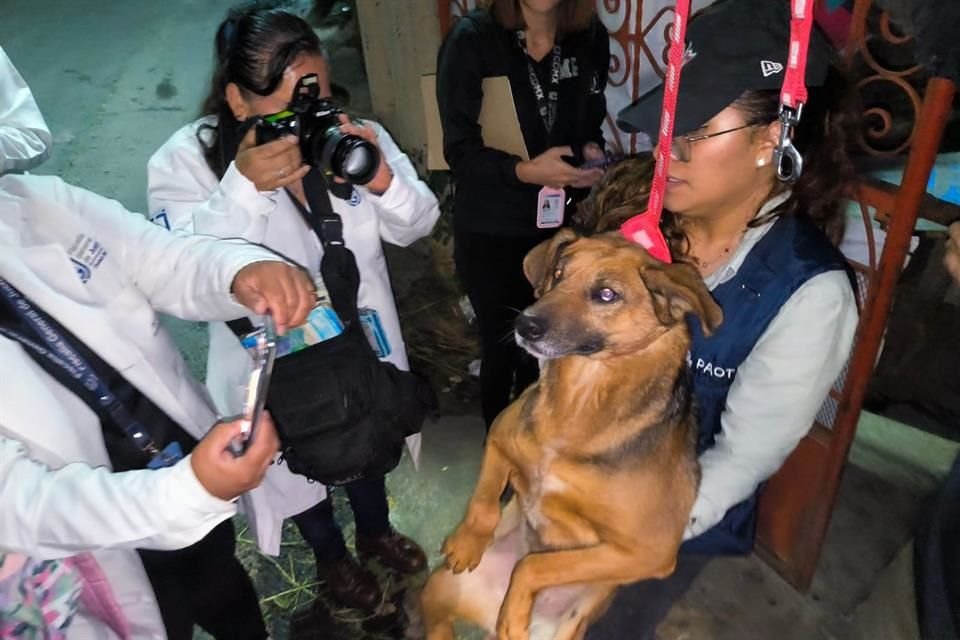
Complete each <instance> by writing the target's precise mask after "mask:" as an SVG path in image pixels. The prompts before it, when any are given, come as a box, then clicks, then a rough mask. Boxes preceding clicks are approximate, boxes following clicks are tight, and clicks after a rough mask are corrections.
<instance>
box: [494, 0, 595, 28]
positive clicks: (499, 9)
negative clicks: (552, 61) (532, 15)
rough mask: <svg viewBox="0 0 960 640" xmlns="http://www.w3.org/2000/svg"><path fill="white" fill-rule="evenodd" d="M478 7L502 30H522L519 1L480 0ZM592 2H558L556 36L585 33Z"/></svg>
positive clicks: (591, 17)
mask: <svg viewBox="0 0 960 640" xmlns="http://www.w3.org/2000/svg"><path fill="white" fill-rule="evenodd" d="M480 6H481V7H483V8H485V9H487V10H489V11H490V13H492V14H493V17H494V18H496V19H497V22H498V23H500V25H501V26H502V27H503V28H504V29H510V30H517V29H524V28H525V27H526V26H527V25H526V24H525V23H524V21H523V12H522V11H521V9H520V0H481V1H480ZM593 13H594V0H560V18H559V20H558V21H557V35H558V36H560V37H562V36H564V35H566V34H568V33H576V32H577V31H586V30H587V28H588V27H589V26H590V21H591V20H592V19H593Z"/></svg>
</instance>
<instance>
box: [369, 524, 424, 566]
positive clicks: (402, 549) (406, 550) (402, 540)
mask: <svg viewBox="0 0 960 640" xmlns="http://www.w3.org/2000/svg"><path fill="white" fill-rule="evenodd" d="M356 547H357V555H359V556H360V558H361V559H364V560H366V559H368V558H371V557H372V558H376V559H377V560H379V561H380V562H381V563H382V564H383V565H384V566H386V567H389V568H391V569H393V570H394V571H399V572H400V573H405V574H408V575H413V574H415V573H420V572H421V571H423V570H424V569H426V568H427V555H426V554H425V553H424V552H423V549H421V548H420V545H418V544H417V543H416V542H414V541H413V540H411V539H410V538H408V537H407V536H405V535H403V534H401V533H399V532H398V531H397V530H396V529H393V528H391V529H390V530H388V531H387V532H386V533H385V534H383V535H380V536H377V537H367V536H364V535H362V534H360V533H359V532H358V533H357V538H356Z"/></svg>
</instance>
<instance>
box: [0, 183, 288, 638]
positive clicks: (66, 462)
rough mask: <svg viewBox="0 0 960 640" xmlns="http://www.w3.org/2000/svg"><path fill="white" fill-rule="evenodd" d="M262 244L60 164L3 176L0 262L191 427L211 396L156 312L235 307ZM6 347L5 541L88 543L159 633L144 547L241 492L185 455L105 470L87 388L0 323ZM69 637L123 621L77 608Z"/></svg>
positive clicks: (0, 504)
mask: <svg viewBox="0 0 960 640" xmlns="http://www.w3.org/2000/svg"><path fill="white" fill-rule="evenodd" d="M258 260H279V257H278V256H276V255H275V254H273V253H271V252H268V251H267V250H265V249H263V248H261V247H255V246H252V245H248V244H246V243H242V242H239V241H228V240H215V239H212V238H201V237H194V238H183V237H179V236H176V235H174V234H172V233H169V232H167V231H165V230H163V229H160V228H158V227H156V226H155V225H152V224H150V223H149V222H148V221H146V220H145V219H144V218H143V217H142V216H140V215H138V214H133V213H129V212H127V211H126V210H125V209H124V208H123V207H122V206H121V205H120V204H119V203H117V202H114V201H111V200H107V199H105V198H102V197H100V196H97V195H95V194H93V193H90V192H88V191H84V190H82V189H79V188H76V187H72V186H70V185H67V184H65V183H64V182H62V181H61V180H59V179H57V178H53V177H46V176H14V175H9V176H5V177H2V178H0V276H2V277H3V278H5V279H6V280H7V281H8V282H10V283H11V284H12V285H13V286H14V287H16V288H18V289H19V290H20V291H21V292H22V293H23V294H24V295H26V296H27V297H29V298H30V299H31V300H32V301H33V302H34V303H35V304H36V305H37V306H38V307H39V308H41V309H43V310H44V311H46V312H47V313H49V314H50V315H52V316H53V317H55V318H56V319H57V320H58V321H59V322H60V323H61V324H63V325H64V326H65V327H66V328H67V329H68V330H69V331H71V332H72V333H74V334H75V335H76V336H77V337H78V338H80V339H81V340H83V342H84V343H85V344H86V345H88V346H89V347H90V348H91V349H93V350H94V351H95V352H96V353H97V354H99V355H100V356H101V357H102V358H103V359H104V360H106V361H107V362H108V363H110V364H111V365H112V366H113V367H115V368H116V369H117V370H118V371H120V372H122V373H123V375H124V377H125V378H126V379H127V380H129V381H130V383H132V384H133V385H134V386H136V387H137V388H138V389H140V390H141V391H142V392H143V393H145V394H146V395H147V396H148V397H149V398H150V399H151V400H152V401H153V402H154V403H156V404H157V406H158V407H160V408H161V409H163V410H164V411H165V412H166V413H167V414H168V415H169V416H170V417H171V418H172V419H174V420H176V421H177V422H178V423H179V424H180V425H182V426H183V427H184V428H185V429H186V430H187V431H189V432H190V433H191V434H193V435H194V436H196V437H197V438H199V437H201V436H202V435H203V434H204V433H205V432H206V431H207V430H208V429H209V428H210V426H211V425H212V424H213V423H214V421H215V420H216V412H215V410H214V409H213V407H212V405H211V403H210V401H209V399H208V397H207V395H206V393H205V390H204V389H203V386H202V385H200V384H199V383H198V382H196V381H195V380H194V379H193V378H192V376H191V375H190V372H189V370H188V369H187V366H186V363H185V362H184V361H183V358H182V357H181V356H180V353H179V351H178V350H177V348H176V346H175V345H174V343H173V341H172V340H171V339H170V336H169V335H168V334H167V333H166V331H164V330H163V329H162V328H161V326H160V324H159V322H158V318H157V313H156V312H157V311H159V312H163V313H168V314H171V315H175V316H179V317H181V318H186V319H192V320H211V319H218V320H222V319H229V318H232V317H239V316H240V315H242V314H243V313H244V312H245V309H244V308H243V307H242V306H240V305H239V304H237V303H236V302H235V301H234V300H233V299H232V296H231V295H230V285H231V283H232V281H233V277H234V276H235V275H236V273H237V272H238V271H239V270H240V268H242V267H243V266H244V265H246V264H249V263H251V262H255V261H258ZM155 310H156V311H155ZM0 363H2V364H0V552H8V553H20V554H24V555H27V556H31V557H33V558H36V559H52V558H62V557H66V556H70V555H73V554H76V553H80V552H85V551H91V552H93V554H94V557H95V558H96V560H97V561H98V562H99V564H100V566H101V567H102V569H103V571H104V572H105V574H106V576H107V578H108V580H109V582H110V586H111V587H112V590H113V592H114V594H115V596H116V598H117V601H118V602H119V603H120V605H121V606H122V608H123V610H124V612H125V613H126V616H127V618H128V620H129V622H130V624H131V627H132V631H133V637H134V638H137V639H146V638H151V639H160V638H164V637H165V633H164V630H163V624H162V621H161V619H160V613H159V610H158V609H157V606H156V600H155V598H154V595H153V591H152V589H151V588H150V584H149V582H148V580H147V577H146V574H145V573H144V571H143V567H142V565H141V563H140V560H139V558H138V556H137V554H136V552H135V551H134V549H135V548H137V547H140V548H153V549H175V548H181V547H184V546H188V545H190V544H193V543H194V542H196V541H198V540H200V539H201V538H202V537H203V536H205V535H206V534H207V533H208V532H209V531H210V530H211V529H212V528H213V527H215V526H216V525H217V524H219V523H221V522H223V521H224V520H227V519H228V518H230V517H231V516H232V515H233V514H234V512H235V507H234V505H233V504H232V503H229V502H224V501H222V500H219V499H216V498H214V497H213V496H211V495H210V494H208V493H207V492H206V490H205V489H204V488H203V487H202V486H201V485H200V483H199V481H198V480H197V478H196V476H195V475H194V473H193V470H192V467H191V465H190V460H189V458H187V459H186V460H184V461H182V462H180V463H179V464H177V465H175V466H173V467H170V468H167V469H161V470H156V471H133V472H128V473H117V474H114V473H111V472H110V463H109V459H108V457H107V453H106V449H105V446H104V442H103V437H102V431H101V426H100V421H99V419H98V418H97V417H96V415H95V414H94V413H93V411H91V410H90V409H89V408H88V407H87V405H86V404H84V402H83V401H81V400H80V399H79V398H77V397H76V396H75V395H73V394H72V393H71V392H69V391H68V390H67V389H66V388H65V387H63V386H62V385H61V384H60V383H58V382H57V381H56V380H55V379H54V378H52V377H51V376H50V375H49V374H47V373H46V371H44V370H43V369H42V368H41V367H40V366H38V365H37V364H36V362H34V360H33V359H32V358H31V357H30V356H28V355H27V354H26V353H25V352H24V350H23V347H21V345H20V344H19V343H18V342H16V341H15V340H11V339H8V338H5V337H3V336H0ZM68 637H69V638H71V639H74V638H75V639H77V640H89V639H93V638H113V637H115V636H114V635H113V634H112V632H110V631H108V630H106V629H105V628H104V627H103V625H98V623H97V621H95V620H93V619H91V618H88V617H85V616H84V615H82V612H81V615H80V616H79V617H78V618H76V619H75V621H74V623H73V625H72V626H71V628H70V633H69V635H68Z"/></svg>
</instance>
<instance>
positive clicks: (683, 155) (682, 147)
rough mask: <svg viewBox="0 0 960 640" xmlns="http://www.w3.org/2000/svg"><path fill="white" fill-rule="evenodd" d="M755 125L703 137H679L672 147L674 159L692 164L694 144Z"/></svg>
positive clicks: (674, 140) (675, 139)
mask: <svg viewBox="0 0 960 640" xmlns="http://www.w3.org/2000/svg"><path fill="white" fill-rule="evenodd" d="M752 126H755V125H752V124H745V125H742V126H739V127H734V128H733V129H725V130H724V131H718V132H716V133H708V134H706V135H702V136H677V137H676V138H674V139H673V144H671V146H670V153H671V154H672V155H673V157H674V158H676V159H677V160H679V161H680V162H690V149H691V147H692V146H693V143H694V142H699V141H701V140H707V139H709V138H716V137H717V136H722V135H726V134H728V133H733V132H734V131H740V130H741V129H747V128H749V127H752Z"/></svg>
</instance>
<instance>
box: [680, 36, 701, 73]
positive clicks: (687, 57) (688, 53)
mask: <svg viewBox="0 0 960 640" xmlns="http://www.w3.org/2000/svg"><path fill="white" fill-rule="evenodd" d="M696 57H697V52H696V51H694V50H693V43H692V42H688V43H687V48H686V50H684V52H683V58H682V59H681V60H680V68H681V69H682V68H683V67H684V66H686V64H687V63H688V62H690V61H691V60H693V59H694V58H696Z"/></svg>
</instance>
